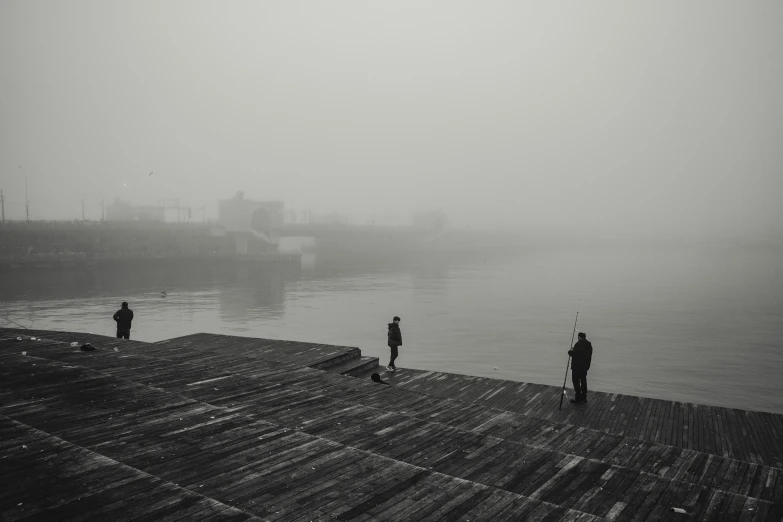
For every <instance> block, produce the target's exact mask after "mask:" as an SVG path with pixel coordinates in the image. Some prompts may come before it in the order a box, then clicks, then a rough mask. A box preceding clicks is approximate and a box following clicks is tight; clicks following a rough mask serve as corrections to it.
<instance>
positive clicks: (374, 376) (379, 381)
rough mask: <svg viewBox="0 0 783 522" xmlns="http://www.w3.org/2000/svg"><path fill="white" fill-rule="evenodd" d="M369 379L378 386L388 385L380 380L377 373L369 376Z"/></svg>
mask: <svg viewBox="0 0 783 522" xmlns="http://www.w3.org/2000/svg"><path fill="white" fill-rule="evenodd" d="M370 379H372V380H373V382H377V383H380V384H389V383H388V382H386V381H384V380H381V376H380V375H378V374H377V373H373V374H372V375H370Z"/></svg>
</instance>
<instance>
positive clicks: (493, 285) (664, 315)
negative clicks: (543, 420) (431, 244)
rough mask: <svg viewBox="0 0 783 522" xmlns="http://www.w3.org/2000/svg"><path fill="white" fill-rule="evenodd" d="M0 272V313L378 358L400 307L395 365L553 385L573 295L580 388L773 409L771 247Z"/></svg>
mask: <svg viewBox="0 0 783 522" xmlns="http://www.w3.org/2000/svg"><path fill="white" fill-rule="evenodd" d="M1 284H2V286H0V306H2V310H3V313H2V316H3V321H2V324H5V325H11V324H10V323H8V322H7V319H13V320H15V321H17V322H19V323H21V324H23V325H25V326H28V327H35V328H41V329H62V330H73V331H88V332H93V333H100V334H106V335H112V334H113V330H114V322H113V321H112V319H111V315H112V313H113V312H114V311H115V310H116V309H117V308H118V305H119V303H120V302H121V301H122V300H127V301H129V302H130V305H131V308H132V309H133V310H134V313H135V314H136V319H135V320H134V324H133V332H132V338H134V339H139V340H143V341H157V340H162V339H167V338H171V337H176V336H180V335H186V334H190V333H194V332H214V333H225V334H236V335H243V336H254V337H266V338H272V339H291V340H299V341H311V342H320V343H329V344H341V345H350V346H358V347H360V348H361V349H362V352H363V353H364V354H365V355H372V356H378V357H380V358H381V362H384V363H385V362H386V360H387V359H386V357H387V352H388V348H386V347H385V342H386V323H387V322H388V321H389V320H390V319H391V317H393V316H394V315H400V316H401V317H402V325H401V326H402V331H403V341H404V346H403V348H402V350H401V355H400V359H399V360H398V363H397V364H398V366H400V367H405V366H409V367H414V368H421V369H432V370H440V371H447V372H456V373H465V374H473V375H483V376H491V377H499V378H505V379H512V380H519V381H529V382H537V383H545V384H552V385H561V384H562V382H563V375H564V371H565V364H566V358H567V356H566V353H565V352H566V350H567V349H568V346H569V343H570V341H571V330H572V327H573V321H574V314H575V313H576V311H577V309H578V310H579V311H580V314H579V326H578V329H580V330H584V331H586V332H587V335H588V339H590V340H591V341H592V342H593V346H594V349H595V353H594V357H593V367H592V369H591V371H590V373H589V375H588V385H589V387H590V388H592V389H596V390H603V391H609V392H621V393H630V394H635V395H644V396H651V397H659V398H665V399H672V400H680V401H694V402H699V403H707V404H720V405H727V406H735V407H740V408H749V409H757V410H766V411H774V412H779V413H783V393H781V391H782V390H783V385H781V375H783V349H782V348H783V343H782V342H781V341H780V339H781V337H780V334H781V325H783V251H781V250H779V249H769V248H767V249H763V248H755V249H729V248H722V249H718V248H714V249H704V248H701V249H699V248H690V249H669V250H661V249H647V250H639V249H600V250H598V249H596V250H580V249H573V250H565V249H557V250H553V249H549V250H542V251H536V252H532V253H529V254H525V255H519V256H517V257H514V258H512V259H504V260H502V261H500V260H487V261H484V262H479V263H471V264H459V263H453V262H452V263H444V262H439V263H432V264H425V265H423V266H416V267H402V268H396V269H388V268H386V269H370V268H367V267H359V266H356V267H349V266H341V267H337V268H335V267H332V268H324V267H321V266H319V265H318V264H317V263H316V264H315V266H306V267H305V270H303V272H302V273H301V274H296V275H290V274H289V275H285V274H276V273H272V274H265V275H260V276H259V275H258V274H247V273H243V272H242V271H231V273H225V272H223V273H209V274H203V273H201V274H193V273H188V272H187V271H184V270H168V271H162V272H161V273H153V274H150V273H144V272H140V273H131V274H129V273H119V274H116V273H115V274H113V273H95V274H86V273H85V274H81V275H68V276H65V277H64V276H62V275H56V274H47V275H40V274H39V275H37V276H34V277H33V276H24V277H20V276H14V277H13V278H11V277H7V276H6V277H4V278H3V280H2V283H1ZM161 290H166V291H167V292H168V296H167V297H165V298H164V297H161V294H160V291H161ZM11 326H12V325H11ZM495 368H497V369H495ZM569 387H570V379H569Z"/></svg>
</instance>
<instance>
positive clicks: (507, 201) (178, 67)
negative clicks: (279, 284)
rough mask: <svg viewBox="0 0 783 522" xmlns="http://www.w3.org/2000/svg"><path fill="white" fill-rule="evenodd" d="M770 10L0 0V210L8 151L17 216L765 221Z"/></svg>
mask: <svg viewBox="0 0 783 522" xmlns="http://www.w3.org/2000/svg"><path fill="white" fill-rule="evenodd" d="M782 22H783V3H781V2H779V1H777V0H768V1H765V0H754V1H753V2H736V1H724V0H720V1H716V0H709V1H707V0H699V1H694V2H681V1H652V0H648V1H640V2H621V1H615V2H610V1H598V2H577V1H574V2H522V1H507V2H506V1H504V2H501V1H491V2H475V1H462V0H444V1H438V2H434V1H433V2H420V1H418V2H413V1H411V2H407V1H402V2H400V1H394V2H392V1H387V2H366V1H364V0H361V1H360V0H339V1H334V2H314V1H313V2H300V1H292V0H285V1H279V2H271V1H266V2H265V1H261V0H259V1H249V0H248V1H238V0H236V1H220V2H218V1H213V2H206V1H195V0H179V1H171V0H167V1H165V2H159V1H157V0H133V1H131V0H127V1H122V2H119V1H112V0H95V1H77V0H67V1H66V0H64V1H54V0H52V1H40V0H3V1H2V2H0V188H2V189H3V190H4V192H5V196H6V202H7V205H6V217H7V218H17V219H18V218H23V217H24V176H23V174H22V171H21V170H20V169H19V168H17V164H21V165H22V166H23V167H24V168H25V169H26V171H27V174H28V180H29V192H30V201H31V214H32V218H33V219H53V218H67V219H74V218H77V217H79V216H80V215H81V203H80V202H81V199H82V198H84V199H85V205H86V214H87V216H86V217H88V218H93V219H95V218H98V217H100V200H101V198H102V197H105V198H106V201H107V202H108V201H111V200H112V199H113V198H114V197H118V196H119V197H123V198H125V199H127V200H130V201H132V202H135V203H151V204H155V203H156V202H157V200H159V199H162V198H180V199H181V200H182V201H183V203H185V202H188V201H189V202H190V204H192V205H194V206H199V205H201V204H206V205H207V206H208V207H207V208H208V213H210V214H212V216H213V217H214V215H215V213H216V208H217V205H216V200H217V199H218V198H228V197H231V196H232V195H233V194H234V193H235V192H236V191H237V190H240V189H241V190H244V192H245V195H246V197H248V198H253V199H263V200H266V199H280V200H283V201H285V203H286V206H287V207H289V208H294V209H298V210H304V209H311V210H313V211H315V212H318V211H321V212H327V211H337V212H352V213H354V214H355V215H356V216H357V218H358V220H359V221H361V219H363V218H364V217H366V216H369V215H371V214H372V213H376V214H377V215H381V214H394V213H396V214H400V215H405V214H407V213H409V212H411V211H416V210H425V209H431V208H442V209H443V210H444V211H445V212H446V213H447V214H448V215H449V216H450V218H451V221H452V223H453V224H454V225H455V226H477V227H479V226H497V227H504V228H506V227H508V228H511V227H513V228H516V229H518V230H521V231H529V232H531V233H542V232H543V233H550V232H552V233H571V234H579V235H587V236H589V235H591V234H595V235H601V234H603V235H607V234H608V235H611V234H614V233H622V234H631V235H635V234H642V235H645V234H660V235H668V234H676V235H684V236H689V235H693V236H698V235H729V236H732V235H743V234H744V235H753V234H769V233H777V234H779V233H780V230H781V228H780V223H783V211H782V210H781V201H780V200H781V196H783V100H782V98H781V93H783V27H781V23H782ZM150 171H155V174H153V175H152V176H148V174H149V172H150ZM123 184H125V185H123Z"/></svg>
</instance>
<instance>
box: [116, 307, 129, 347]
mask: <svg viewBox="0 0 783 522" xmlns="http://www.w3.org/2000/svg"><path fill="white" fill-rule="evenodd" d="M132 321H133V310H131V309H130V308H128V303H126V302H123V303H122V308H120V309H119V310H117V311H116V312H114V322H116V323H117V339H120V338H124V339H130V330H131V322H132Z"/></svg>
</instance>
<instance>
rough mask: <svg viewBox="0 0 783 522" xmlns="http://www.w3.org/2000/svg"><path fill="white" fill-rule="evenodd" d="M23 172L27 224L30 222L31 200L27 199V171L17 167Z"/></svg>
mask: <svg viewBox="0 0 783 522" xmlns="http://www.w3.org/2000/svg"><path fill="white" fill-rule="evenodd" d="M16 166H17V167H19V168H20V169H21V170H22V173H23V174H24V211H25V222H26V223H29V222H30V199H29V198H28V197H27V171H26V170H25V169H24V167H23V166H21V165H18V164H17V165H16Z"/></svg>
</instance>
